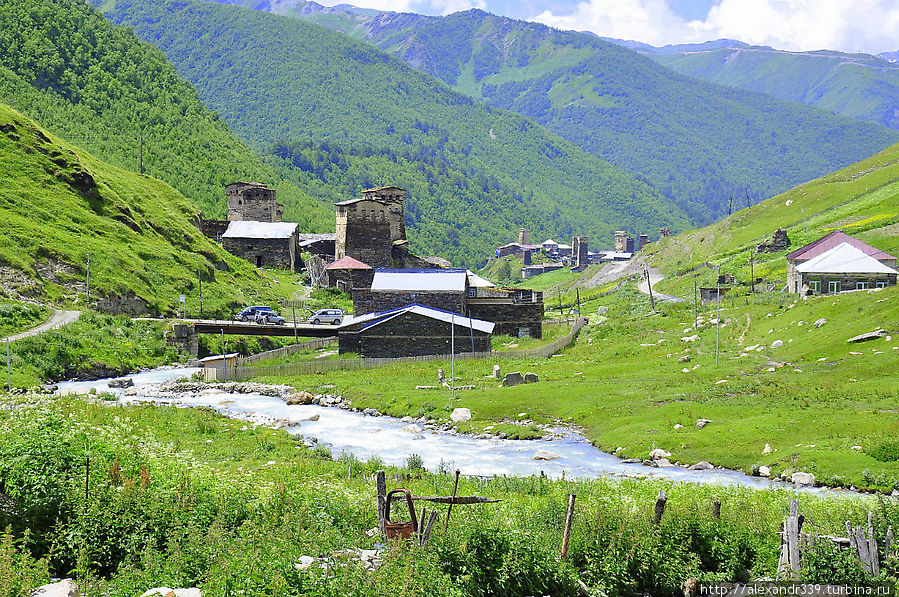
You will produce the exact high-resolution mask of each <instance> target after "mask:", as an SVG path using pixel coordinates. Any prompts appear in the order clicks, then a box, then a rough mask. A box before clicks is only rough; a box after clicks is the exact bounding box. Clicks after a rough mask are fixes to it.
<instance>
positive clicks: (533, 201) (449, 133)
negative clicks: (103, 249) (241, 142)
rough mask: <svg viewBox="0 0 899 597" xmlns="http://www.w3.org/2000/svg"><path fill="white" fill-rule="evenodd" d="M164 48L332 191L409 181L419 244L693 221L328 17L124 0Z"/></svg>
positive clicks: (231, 118)
mask: <svg viewBox="0 0 899 597" xmlns="http://www.w3.org/2000/svg"><path fill="white" fill-rule="evenodd" d="M107 14H108V16H109V18H110V19H112V20H113V21H114V22H116V23H121V24H125V25H128V26H130V27H132V28H133V30H134V32H135V33H136V34H137V35H138V36H139V37H141V38H142V39H144V40H147V41H151V42H152V43H154V44H155V45H157V46H158V47H159V48H161V49H162V50H163V51H164V52H165V53H166V55H167V56H168V58H169V59H170V60H171V61H172V63H173V64H174V65H175V67H176V68H177V69H178V72H179V73H180V74H181V75H182V76H184V77H185V78H187V79H188V80H189V81H191V82H192V83H193V84H194V85H195V86H196V88H197V89H198V91H199V94H200V97H201V98H202V99H203V101H205V102H206V103H207V105H209V106H210V107H212V108H213V109H215V110H217V111H218V113H219V114H221V115H222V116H223V118H225V119H226V120H227V121H228V123H229V125H230V126H231V127H232V129H233V130H234V131H235V132H237V133H238V134H239V135H240V136H242V137H243V138H245V139H247V140H248V141H249V142H250V143H251V144H252V145H253V147H255V148H256V149H258V150H260V151H269V152H273V153H274V154H276V155H278V156H280V157H282V158H284V159H285V160H286V161H287V162H289V163H291V164H293V165H294V166H295V167H296V170H297V171H296V176H297V178H296V180H297V181H298V182H299V183H300V184H302V185H303V186H304V187H305V188H307V189H309V190H310V192H312V193H315V194H318V195H321V196H324V197H328V198H331V199H346V198H348V197H352V196H355V195H356V194H357V193H358V192H359V190H360V189H361V188H363V187H367V186H373V185H379V184H396V185H399V186H402V187H405V188H407V189H409V191H410V195H411V197H410V199H409V201H408V202H407V205H408V208H407V211H408V215H407V225H408V228H409V230H410V236H411V240H412V248H413V250H414V251H416V252H418V253H434V252H439V253H440V254H442V255H444V256H445V257H447V258H449V259H451V260H452V261H454V262H456V263H467V264H476V263H477V262H479V261H483V258H484V257H486V255H487V254H488V251H489V250H490V248H491V247H493V246H495V245H498V244H502V243H505V242H508V241H509V240H511V238H512V236H513V234H515V233H517V229H518V227H519V226H527V227H529V228H531V230H532V233H533V235H534V237H535V238H536V237H539V236H543V235H546V236H554V237H561V238H566V237H570V236H571V235H572V234H573V233H583V234H586V235H588V236H591V237H593V238H600V237H608V235H610V234H611V232H612V231H613V230H614V229H616V228H618V227H620V226H622V225H625V224H627V225H631V226H640V227H645V228H649V229H652V228H658V226H659V225H660V224H661V223H662V222H670V223H671V224H672V225H673V226H674V227H675V228H679V229H683V228H684V227H686V226H687V225H688V220H687V218H685V217H684V216H683V214H682V212H681V211H680V210H679V209H678V208H677V207H676V206H674V204H673V203H671V202H670V201H666V200H665V198H664V197H662V196H661V195H660V194H659V193H657V192H655V191H654V190H653V189H651V188H650V187H649V185H647V184H645V183H641V182H639V181H637V180H636V179H634V178H633V177H632V176H629V175H627V174H624V173H623V172H621V171H620V170H618V169H617V168H615V167H613V166H611V165H609V164H608V163H606V162H603V161H601V160H599V159H597V158H596V157H595V156H592V155H590V154H588V153H586V152H584V151H583V150H581V149H579V148H578V147H576V146H574V145H573V144H571V143H569V142H567V141H565V140H563V139H561V138H559V137H557V136H555V135H554V134H552V133H549V132H548V131H546V130H545V129H543V128H542V127H540V126H538V125H536V124H535V123H533V122H532V121H529V120H527V119H525V118H522V117H521V116H518V115H515V114H512V113H508V112H505V111H500V110H496V109H493V108H488V107H485V106H482V105H480V104H478V103H477V102H475V101H474V100H472V99H471V98H469V97H465V96H463V95H460V94H458V93H454V92H452V91H451V90H449V89H448V88H447V87H446V86H444V85H443V84H442V83H441V82H439V81H437V80H435V79H433V78H431V77H428V76H426V75H423V74H422V73H419V72H417V71H415V70H413V69H411V68H409V67H408V66H407V65H405V64H403V63H402V62H401V61H399V60H397V59H395V58H392V57H390V56H389V55H387V54H385V53H383V52H380V51H378V50H376V49H374V48H372V47H371V46H368V45H366V44H363V43H360V42H356V41H353V40H350V39H348V38H347V37H345V36H342V35H340V34H338V33H335V32H333V31H329V30H327V29H325V28H323V27H318V26H315V25H312V24H309V23H304V22H301V21H297V20H294V19H288V18H284V17H278V16H275V15H271V14H266V13H262V12H259V11H253V10H246V9H239V8H236V7H231V6H223V5H219V4H211V3H201V2H171V1H166V0H140V1H134V2H128V1H125V0H121V1H118V2H116V5H115V7H114V8H113V9H112V10H110V11H109V12H108V13H107Z"/></svg>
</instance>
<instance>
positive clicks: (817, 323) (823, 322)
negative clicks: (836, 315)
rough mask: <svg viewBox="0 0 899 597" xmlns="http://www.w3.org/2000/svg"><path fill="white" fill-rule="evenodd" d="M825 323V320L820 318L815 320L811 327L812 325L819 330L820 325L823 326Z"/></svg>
mask: <svg viewBox="0 0 899 597" xmlns="http://www.w3.org/2000/svg"><path fill="white" fill-rule="evenodd" d="M825 323H827V320H826V319H824V318H823V317H822V318H821V319H816V320H815V323H814V324H813V325H814V326H815V327H816V328H819V327H821V326H822V325H824V324H825Z"/></svg>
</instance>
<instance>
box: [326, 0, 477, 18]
mask: <svg viewBox="0 0 899 597" xmlns="http://www.w3.org/2000/svg"><path fill="white" fill-rule="evenodd" d="M319 2H320V3H321V4H325V5H328V6H334V5H335V4H352V5H353V6H358V7H360V8H374V9H377V10H385V11H393V12H415V13H419V14H428V15H448V14H451V13H454V12H459V11H461V10H468V9H470V8H481V9H484V10H486V9H487V3H486V1H485V0H349V1H347V0H324V1H322V0H319Z"/></svg>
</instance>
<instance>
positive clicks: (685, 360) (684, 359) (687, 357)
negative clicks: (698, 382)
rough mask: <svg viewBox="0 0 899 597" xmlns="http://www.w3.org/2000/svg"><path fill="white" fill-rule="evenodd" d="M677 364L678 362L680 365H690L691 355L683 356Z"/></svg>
mask: <svg viewBox="0 0 899 597" xmlns="http://www.w3.org/2000/svg"><path fill="white" fill-rule="evenodd" d="M677 362H678V363H689V362H690V355H688V354H685V355H684V356H682V357H681V358H679V359H677Z"/></svg>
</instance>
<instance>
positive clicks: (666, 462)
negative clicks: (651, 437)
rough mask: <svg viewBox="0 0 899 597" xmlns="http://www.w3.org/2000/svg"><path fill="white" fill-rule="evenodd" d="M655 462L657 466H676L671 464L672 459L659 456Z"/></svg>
mask: <svg viewBox="0 0 899 597" xmlns="http://www.w3.org/2000/svg"><path fill="white" fill-rule="evenodd" d="M655 463H656V466H657V467H659V468H671V467H672V466H674V465H673V464H671V461H670V460H668V459H667V458H659V459H658V460H656V461H655Z"/></svg>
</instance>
